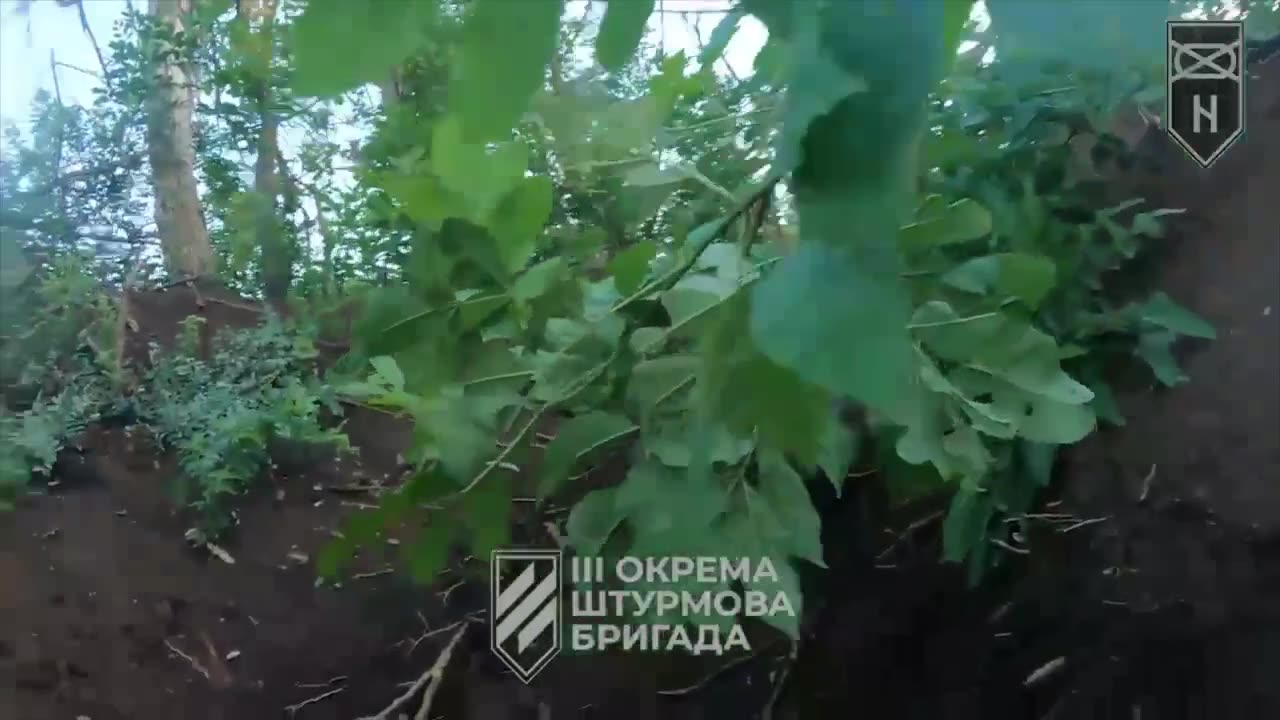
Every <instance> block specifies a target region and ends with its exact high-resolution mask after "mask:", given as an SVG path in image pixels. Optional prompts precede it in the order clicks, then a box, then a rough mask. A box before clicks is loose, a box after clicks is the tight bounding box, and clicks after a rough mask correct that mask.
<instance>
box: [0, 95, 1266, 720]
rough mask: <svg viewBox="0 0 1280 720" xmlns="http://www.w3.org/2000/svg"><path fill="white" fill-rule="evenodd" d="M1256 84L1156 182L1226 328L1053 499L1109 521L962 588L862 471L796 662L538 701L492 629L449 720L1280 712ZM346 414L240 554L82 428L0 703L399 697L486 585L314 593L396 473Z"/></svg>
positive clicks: (191, 707) (38, 553)
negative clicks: (1218, 150)
mask: <svg viewBox="0 0 1280 720" xmlns="http://www.w3.org/2000/svg"><path fill="white" fill-rule="evenodd" d="M1253 96H1254V97H1253V101H1252V103H1251V105H1252V110H1253V112H1252V113H1251V115H1250V117H1249V121H1248V122H1249V124H1248V129H1249V132H1248V135H1247V136H1246V138H1245V139H1244V140H1243V141H1242V142H1241V143H1240V144H1239V145H1237V146H1236V147H1235V148H1234V149H1233V150H1231V151H1230V152H1229V153H1228V155H1227V156H1226V157H1225V158H1224V159H1223V160H1222V161H1221V163H1219V164H1218V165H1217V166H1215V167H1214V168H1213V170H1212V171H1211V172H1206V173H1199V172H1192V170H1193V169H1194V164H1193V163H1192V162H1191V161H1190V160H1186V162H1185V163H1180V162H1179V161H1181V160H1185V158H1182V157H1181V156H1180V155H1177V154H1176V153H1177V152H1178V151H1177V150H1176V149H1172V148H1164V149H1163V150H1162V152H1165V153H1175V154H1173V155H1171V156H1166V157H1165V160H1166V161H1167V162H1166V163H1165V164H1164V170H1163V171H1162V173H1161V176H1160V177H1159V178H1156V179H1150V178H1148V179H1144V180H1143V182H1142V183H1141V190H1142V193H1141V194H1144V195H1146V196H1148V197H1149V198H1150V199H1151V200H1152V202H1154V203H1157V204H1159V205H1162V206H1170V207H1186V208H1188V210H1189V213H1188V216H1189V218H1190V220H1189V221H1188V222H1187V223H1185V224H1184V225H1183V227H1182V229H1181V231H1180V232H1179V233H1178V237H1176V238H1175V239H1174V240H1172V241H1171V244H1170V247H1169V248H1168V252H1167V257H1165V258H1164V259H1163V262H1162V265H1161V270H1160V272H1159V277H1158V278H1157V280H1156V282H1157V283H1158V285H1159V287H1161V288H1163V289H1165V290H1166V291H1167V292H1168V293H1169V294H1170V295H1171V296H1173V297H1174V298H1175V299H1177V300H1178V301H1180V302H1183V303H1185V304H1187V305H1188V306H1190V307H1191V308H1193V309H1194V310H1196V311H1198V312H1200V313H1201V314H1203V315H1204V316H1205V317H1207V318H1208V319H1209V320H1211V321H1212V322H1213V323H1214V324H1215V325H1216V326H1217V327H1218V328H1219V332H1220V337H1219V339H1218V340H1217V341H1216V342H1213V343H1211V344H1209V345H1207V346H1205V347H1201V348H1189V349H1188V352H1189V354H1188V356H1187V358H1186V361H1185V365H1186V368H1187V371H1188V374H1189V375H1190V376H1191V377H1192V378H1193V380H1192V382H1191V383H1189V384H1188V385H1186V386H1183V387H1179V388H1176V389H1174V390H1171V391H1163V392H1155V391H1152V390H1151V389H1149V388H1140V389H1135V390H1134V391H1133V392H1130V393H1126V394H1125V395H1123V396H1122V397H1121V405H1122V407H1123V409H1124V411H1125V413H1126V415H1127V417H1128V419H1129V422H1128V424H1127V426H1125V427H1124V428H1122V429H1119V430H1115V431H1108V432H1105V433H1103V434H1101V435H1099V436H1098V437H1096V438H1094V439H1092V440H1091V441H1089V442H1087V443H1085V444H1084V445H1083V446H1082V447H1081V448H1079V449H1078V450H1077V451H1075V452H1073V453H1072V455H1071V456H1070V457H1069V458H1068V459H1067V461H1066V462H1065V463H1064V465H1063V468H1062V472H1061V473H1060V476H1061V480H1060V486H1061V490H1060V495H1061V500H1060V503H1061V505H1060V508H1061V509H1062V510H1064V511H1069V512H1072V513H1074V514H1076V515H1077V516H1079V517H1082V518H1106V519H1105V520H1101V521H1099V522H1096V523H1093V524H1090V525H1088V526H1085V527H1081V528H1079V529H1077V530H1074V531H1072V532H1070V533H1057V534H1049V535H1047V536H1046V537H1045V538H1042V539H1038V540H1037V542H1036V545H1037V548H1036V551H1035V552H1034V553H1033V554H1032V555H1031V556H1030V560H1029V561H1028V562H1026V563H1023V564H1021V565H1019V564H1017V563H1014V564H1012V565H1011V566H1010V567H1007V568H1006V569H1005V570H1004V571H1003V572H1002V574H1001V576H999V577H997V578H995V579H994V580H993V581H992V582H991V583H989V584H988V585H987V586H986V587H984V588H983V589H982V590H980V591H969V590H967V589H966V588H965V585H964V583H963V579H962V578H961V577H960V576H959V574H958V572H957V571H956V570H955V569H953V568H948V567H943V566H940V565H938V563H937V562H936V558H937V556H938V552H937V534H938V524H937V523H936V522H933V523H930V522H924V523H919V522H918V521H919V520H920V519H921V518H926V517H929V516H930V514H931V513H933V512H934V511H935V510H936V509H937V508H934V507H928V506H923V505H921V506H914V507H907V508H902V509H899V510H897V511H895V512H894V513H893V514H891V515H889V516H884V515H882V514H881V513H880V512H879V511H878V510H877V509H876V503H875V502H874V492H872V489H871V487H870V486H869V485H868V486H865V487H864V488H863V489H862V490H863V491H855V492H850V493H847V494H846V497H845V498H844V499H843V500H840V501H836V500H834V499H833V498H830V497H824V496H822V494H821V489H820V487H819V486H818V485H817V484H815V488H814V489H815V493H818V495H817V496H816V499H817V500H818V503H819V505H820V507H822V508H823V512H824V515H825V516H826V517H825V518H824V527H825V528H826V530H825V532H826V535H827V537H826V538H825V545H826V547H827V548H828V562H829V565H830V566H831V569H830V570H829V571H828V572H826V573H824V574H823V575H821V576H819V577H815V578H814V580H813V581H814V583H815V584H816V586H817V587H818V588H820V591H819V592H816V593H813V594H812V596H813V597H818V598H820V600H819V601H818V606H817V607H816V608H815V610H814V611H813V612H812V613H811V616H810V617H808V618H806V622H805V628H806V630H805V634H804V635H805V641H804V644H803V646H802V650H801V652H800V655H799V658H798V660H797V661H795V662H794V663H793V664H790V663H788V662H787V661H786V659H785V657H783V656H782V655H781V654H780V653H779V652H776V651H769V652H762V653H761V654H760V656H759V657H757V658H755V659H751V660H749V661H747V662H742V663H740V664H737V665H735V666H734V667H732V668H730V669H728V670H725V671H724V672H722V673H720V674H718V675H716V676H714V677H713V678H712V679H711V680H708V681H706V682H702V679H703V678H705V677H707V676H708V674H709V673H710V672H711V671H712V670H714V669H715V667H716V666H717V664H721V663H723V662H724V660H716V659H714V658H712V659H710V660H706V659H702V660H694V659H690V658H659V657H654V656H646V655H627V656H622V655H616V656H597V655H592V656H577V657H575V656H572V655H567V654H566V655H562V656H561V657H560V658H558V659H557V660H556V661H555V662H554V663H553V664H552V665H551V666H550V667H549V668H548V669H547V670H546V671H545V672H544V673H543V674H542V675H540V676H539V677H538V678H537V679H536V680H535V681H534V683H533V684H532V685H531V686H529V687H526V686H524V685H523V684H522V683H520V682H519V681H518V680H516V679H514V678H513V677H511V676H510V675H508V674H506V673H505V672H504V671H503V670H502V668H501V666H500V664H499V663H498V662H497V661H496V659H495V658H494V657H493V656H492V655H491V654H490V652H489V651H488V636H487V629H486V628H485V627H484V626H483V625H481V624H479V623H475V624H474V627H472V628H471V630H470V631H468V633H467V634H466V635H465V636H464V639H463V642H462V644H461V646H460V647H459V648H458V650H457V651H456V652H455V653H454V655H453V661H452V662H451V664H450V665H449V667H448V668H447V670H446V673H445V676H444V682H443V685H442V690H441V693H440V695H439V696H438V697H437V699H436V702H435V705H434V706H433V712H432V713H431V717H433V718H447V719H449V720H499V719H504V720H505V719H512V720H516V719H521V720H523V719H524V718H529V719H530V720H534V719H536V720H544V719H545V718H552V719H555V720H559V719H561V718H563V719H565V720H569V719H575V718H584V719H590V718H610V719H611V720H632V719H635V720H651V719H653V718H659V717H661V718H671V719H672V720H680V719H685V718H687V719H689V720H693V719H694V718H716V719H719V718H724V719H725V720H741V719H745V718H753V717H760V713H761V712H762V709H764V708H766V707H772V708H773V715H772V717H773V718H778V719H779V720H781V719H783V718H786V719H788V720H791V719H795V720H808V719H810V718H815V719H816V718H845V717H854V716H865V717H873V718H880V717H886V718H887V717H893V718H917V717H918V718H947V719H962V720H964V719H969V718H974V719H976V718H984V719H987V720H993V719H994V720H999V719H1002V718H1008V719H1011V720H1012V719H1017V720H1023V719H1028V720H1030V719H1039V718H1053V719H1055V720H1063V719H1067V718H1071V719H1074V718H1080V719H1085V718H1125V719H1126V720H1153V719H1156V720H1165V719H1166V718H1169V719H1181V718H1213V719H1214V720H1218V719H1223V720H1231V719H1234V718H1241V719H1242V720H1246V719H1254V718H1259V719H1261V718H1274V717H1280V682H1277V679H1280V432H1277V431H1280V415H1278V413H1280V386H1278V385H1277V383H1278V381H1280V326H1278V318H1280V202H1277V200H1276V199H1277V198H1280V112H1278V111H1277V108H1280V72H1271V73H1270V77H1269V79H1267V80H1263V81H1259V82H1258V83H1256V84H1255V89H1254V90H1253ZM130 312H131V315H132V316H133V318H134V319H135V320H136V321H137V325H138V327H137V329H136V330H135V331H134V332H133V334H132V337H131V339H130V343H129V345H128V348H127V350H128V356H129V357H130V358H131V359H132V361H133V362H136V363H141V362H145V357H146V355H145V348H146V342H147V341H148V340H150V339H155V340H157V341H159V342H161V343H164V342H167V341H169V340H170V339H171V338H172V337H173V335H174V334H175V333H176V331H177V327H178V322H179V321H180V320H181V319H182V318H183V317H186V316H187V315H188V314H191V313H193V312H199V313H203V314H204V315H205V316H206V318H207V320H208V326H209V328H210V329H211V330H216V329H217V328H219V327H243V326H245V325H248V324H252V323H254V322H257V320H258V318H259V316H260V313H259V312H258V311H257V310H256V309H254V307H253V306H252V304H250V303H246V302H245V301H243V300H241V299H239V298H235V297H233V296H231V295H230V294H227V293H225V291H219V290H217V289H216V288H212V287H205V286H203V285H202V286H201V287H200V288H199V289H195V288H191V287H186V286H178V287H174V288H170V289H167V290H165V291H163V292H154V291H152V292H146V293H137V294H134V295H133V296H132V297H131V298H130ZM151 336H154V338H152V337H151ZM346 428H347V431H348V433H349V434H350V435H351V437H352V440H353V443H354V444H355V445H356V446H357V448H358V449H359V459H358V461H353V460H342V461H335V460H334V459H331V458H327V457H326V458H323V459H320V460H319V461H315V459H312V460H311V461H308V462H306V463H304V464H298V463H292V464H289V463H280V466H279V467H277V468H275V469H273V470H272V471H271V472H269V473H267V476H266V477H264V478H263V482H262V483H261V489H260V490H258V491H255V492H254V493H253V495H252V496H250V497H247V498H245V500H244V501H243V503H242V504H241V506H240V511H239V520H240V522H239V525H238V526H237V527H236V529H235V531H234V533H233V534H232V537H231V539H230V540H228V542H227V543H226V545H225V549H226V551H227V552H228V553H229V554H230V555H231V556H232V557H233V558H234V561H235V562H234V564H228V563H226V562H224V561H222V560H220V559H218V558H216V557H212V556H210V554H209V553H208V552H206V551H203V550H193V549H190V548H188V547H187V546H186V545H185V544H184V542H183V540H182V537H183V533H184V531H185V530H186V528H187V527H188V522H186V521H187V518H185V517H184V516H183V514H182V513H181V512H178V511H176V510H175V509H174V504H173V502H172V501H171V499H170V497H169V496H168V494H167V488H168V487H169V484H170V482H171V480H172V479H173V477H174V474H175V472H176V471H175V468H174V466H173V461H172V459H171V458H168V457H166V456H164V455H163V454H161V453H158V452H157V451H156V450H155V449H154V448H153V447H152V446H151V444H150V441H149V440H148V438H147V437H146V436H145V433H144V432H143V431H142V430H141V429H133V430H131V429H126V428H119V427H99V428H93V429H91V430H90V431H89V432H88V433H86V436H85V437H84V438H82V440H81V446H82V448H83V450H82V451H80V452H76V451H71V452H68V453H67V454H66V455H65V457H64V458H63V459H62V460H61V461H60V462H59V464H58V467H57V472H56V474H55V478H54V480H55V481H56V485H53V486H51V487H50V488H48V489H47V492H45V493H44V494H41V495H36V496H33V497H30V498H28V499H26V500H25V501H24V502H23V503H22V504H21V506H20V507H19V508H18V510H17V512H15V513H11V514H7V515H3V516H0V529H2V531H3V535H0V537H3V538H11V539H12V540H8V539H6V540H5V541H4V542H3V545H0V716H3V717H11V718H15V719H16V720H46V719H48V720H54V719H55V718H56V719H59V720H70V719H72V718H79V717H87V718H92V720H117V719H119V720H153V719H154V720H170V719H172V718H184V719H185V718H190V719H192V720H204V719H208V720H222V719H223V718H227V719H230V718H235V720H262V719H266V718H271V719H273V720H274V719H276V718H281V717H296V718H300V719H301V720H324V719H327V718H342V719H344V720H350V719H351V718H355V717H358V716H361V715H370V714H374V713H376V712H377V711H378V710H379V709H381V708H382V707H384V706H386V705H387V704H388V703H389V702H390V701H391V700H392V699H393V698H395V697H396V696H397V695H399V694H400V693H402V692H403V691H404V688H403V687H401V684H403V683H405V682H411V681H412V680H414V679H416V678H417V677H418V676H419V675H421V674H422V673H423V672H424V671H425V670H426V669H427V668H429V667H430V666H431V665H432V663H433V662H434V661H435V659H436V657H437V655H438V654H439V652H440V650H441V648H442V646H443V644H444V643H445V641H446V640H447V639H448V637H449V634H450V633H448V632H438V633H435V634H429V633H430V631H433V630H440V629H441V628H444V627H445V626H447V625H449V624H450V623H454V622H458V621H464V622H465V621H466V618H467V616H468V614H470V613H474V612H476V611H479V610H481V609H483V608H484V607H485V606H486V605H487V594H488V589H487V587H486V585H485V583H484V582H483V576H481V579H480V580H476V579H474V576H473V575H472V574H471V570H473V569H474V568H470V567H469V566H468V564H467V563H466V562H464V561H462V560H461V559H459V562H458V563H455V565H454V566H453V567H452V570H451V571H449V572H448V573H447V574H446V575H444V576H442V578H441V581H440V582H439V583H438V584H437V585H436V586H434V587H431V588H415V587H412V586H410V585H408V584H407V582H406V581H404V580H402V579H400V576H398V575H395V574H391V573H385V572H381V571H382V570H384V569H385V568H386V567H387V562H386V559H385V558H383V557H380V556H379V554H378V553H377V552H376V551H374V550H368V551H365V552H364V553H363V554H362V556H361V557H360V558H359V559H358V561H357V562H356V566H355V567H354V568H353V569H352V572H355V573H368V575H367V576H365V577H361V578H350V579H348V580H347V581H346V582H345V583H344V584H343V586H341V587H337V588H335V587H329V586H323V587H317V586H316V583H315V580H314V578H315V573H314V562H313V561H312V558H314V557H315V555H316V553H317V552H318V551H319V548H320V547H321V546H322V545H323V544H324V543H325V542H326V541H327V540H328V539H329V537H330V535H329V533H330V531H331V530H333V529H334V528H336V527H338V526H339V524H340V521H341V519H342V517H343V516H345V515H346V514H348V513H350V512H352V511H353V507H354V506H353V504H358V503H359V502H360V501H361V498H360V497H358V496H351V495H348V494H339V493H335V492H333V491H332V487H333V486H342V485H349V484H351V483H352V482H353V480H354V479H357V478H359V477H362V476H363V477H369V478H373V479H376V480H380V481H386V482H394V481H395V478H396V473H397V472H398V460H397V455H398V454H399V453H400V451H402V450H403V449H404V448H405V446H406V444H407V442H408V427H407V426H406V425H405V424H404V423H403V422H401V421H399V420H397V419H395V418H392V417H389V416H386V415H383V414H379V413H374V412H370V411H366V410H362V409H353V410H352V412H351V413H350V414H349V416H348V419H347V425H346ZM617 470H618V468H617V467H614V466H612V465H610V466H607V467H605V468H604V469H602V470H601V473H602V476H601V477H598V478H596V479H595V480H596V481H597V482H601V483H606V482H609V481H610V479H611V477H613V474H614V473H616V472H617ZM909 527H912V528H914V529H910V530H908V528H909ZM900 536H901V537H904V538H905V539H904V540H902V541H899V542H898V544H897V545H896V546H895V548H894V549H893V551H892V552H891V553H888V555H885V549H886V547H888V546H889V545H890V544H891V543H892V542H894V538H895V537H900ZM886 558H887V559H886ZM471 564H472V565H474V563H471ZM459 581H461V584H458V583H459ZM424 633H428V635H427V637H426V638H425V639H422V640H421V641H420V642H418V643H416V644H415V639H416V638H420V637H422V636H423V635H424ZM784 671H786V674H785V675H784V674H783V673H784ZM783 678H785V682H783V683H782V685H781V687H782V688H783V691H782V692H781V694H780V697H777V698H774V697H773V694H774V688H775V687H776V686H777V685H778V682H779V681H780V680H782V679H783ZM1029 679H1030V680H1029ZM690 686H697V687H696V688H695V689H692V690H690V691H688V692H682V693H675V694H672V693H666V694H664V693H662V692H660V691H663V690H667V691H670V690H673V689H679V688H687V687H690ZM321 696H324V697H321ZM310 698H320V699H316V700H315V701H314V702H310V703H306V701H307V700H308V699H310ZM302 703H306V704H302ZM291 705H292V706H296V708H295V710H293V711H291V710H289V709H288V708H289V706H291ZM405 712H406V714H408V715H409V716H412V710H411V709H406V710H405Z"/></svg>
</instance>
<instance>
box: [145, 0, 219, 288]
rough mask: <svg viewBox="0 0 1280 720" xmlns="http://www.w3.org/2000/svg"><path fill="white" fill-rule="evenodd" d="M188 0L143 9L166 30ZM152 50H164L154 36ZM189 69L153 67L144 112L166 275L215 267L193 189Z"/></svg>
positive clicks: (169, 64) (156, 1) (180, 25)
mask: <svg viewBox="0 0 1280 720" xmlns="http://www.w3.org/2000/svg"><path fill="white" fill-rule="evenodd" d="M192 2H193V0H150V2H149V6H148V7H149V10H150V12H151V14H152V15H153V16H154V17H155V18H157V20H158V21H159V22H160V23H161V24H163V25H166V26H168V27H169V28H170V29H171V30H172V31H174V32H178V31H181V30H183V29H185V24H184V23H185V16H186V14H187V13H189V12H190V10H191V3H192ZM158 44H159V45H160V46H161V47H158V48H155V49H156V50H158V51H161V50H167V49H168V45H169V44H168V43H166V42H164V41H160V42H159V43H158ZM190 77H191V73H190V69H189V68H187V67H186V66H185V65H184V63H182V62H180V61H178V60H176V59H175V58H172V57H165V58H164V59H163V60H161V61H160V62H158V64H157V66H156V68H155V81H156V87H155V92H154V93H152V95H151V97H150V107H149V108H148V110H149V112H148V113H147V151H148V156H149V157H150V160H151V175H152V182H153V184H154V186H155V218H156V229H157V231H158V232H159V234H160V246H161V250H162V251H163V252H164V259H165V266H166V268H167V269H168V271H169V274H170V275H171V276H179V277H193V276H196V275H206V274H209V273H212V272H213V271H214V270H215V265H216V262H215V260H214V254H213V246H212V245H211V244H210V242H209V230H208V228H207V227H206V226H205V223H204V216H203V215H202V214H201V210H200V196H199V194H198V192H197V189H196V174H195V164H196V158H195V134H194V131H193V129H192V123H193V117H192V116H193V110H194V107H195V88H194V87H192V83H191V80H190Z"/></svg>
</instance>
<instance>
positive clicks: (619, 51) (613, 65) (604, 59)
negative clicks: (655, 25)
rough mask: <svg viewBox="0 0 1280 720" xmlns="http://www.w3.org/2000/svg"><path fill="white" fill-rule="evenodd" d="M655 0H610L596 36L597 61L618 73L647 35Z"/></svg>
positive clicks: (606, 68) (610, 70)
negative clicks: (646, 28)
mask: <svg viewBox="0 0 1280 720" xmlns="http://www.w3.org/2000/svg"><path fill="white" fill-rule="evenodd" d="M655 2H656V0H609V4H608V5H606V6H605V11H604V19H603V20H601V21H600V31H599V34H598V35H596V61H597V62H599V63H600V65H601V66H603V67H604V69H605V70H608V71H609V72H618V71H619V70H621V69H622V68H623V67H624V66H625V65H626V64H627V61H628V60H630V59H631V56H632V55H633V54H635V51H636V46H637V45H639V44H640V40H641V39H642V38H643V37H644V31H645V27H646V26H647V25H648V21H649V16H650V15H651V14H652V13H653V6H654V3H655Z"/></svg>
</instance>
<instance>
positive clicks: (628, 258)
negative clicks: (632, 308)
mask: <svg viewBox="0 0 1280 720" xmlns="http://www.w3.org/2000/svg"><path fill="white" fill-rule="evenodd" d="M657 255H658V247H657V245H655V244H654V243H653V242H652V241H649V240H642V241H640V242H638V243H636V244H635V245H632V246H631V247H629V248H627V249H625V250H623V251H622V252H620V253H618V254H617V255H615V256H614V257H613V260H611V261H610V262H609V274H610V275H613V284H614V287H616V288H618V292H620V293H622V294H623V295H630V294H632V293H634V292H635V291H637V290H639V289H640V286H641V284H642V283H643V282H644V279H645V278H646V277H648V275H649V264H650V263H652V262H653V259H654V258H655V257H657Z"/></svg>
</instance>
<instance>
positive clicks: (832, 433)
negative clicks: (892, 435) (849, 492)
mask: <svg viewBox="0 0 1280 720" xmlns="http://www.w3.org/2000/svg"><path fill="white" fill-rule="evenodd" d="M861 449H862V436H861V434H860V432H859V431H858V430H854V429H851V428H847V427H845V425H844V423H842V422H840V420H839V418H838V417H835V416H833V417H832V418H831V419H830V421H828V422H827V428H826V431H825V432H823V434H822V444H821V447H820V448H819V449H818V467H820V468H822V472H823V474H825V475H826V476H827V480H828V481H829V482H830V483H831V486H832V487H833V488H835V491H836V497H840V496H841V495H842V494H843V493H844V481H845V479H846V478H847V477H848V476H849V471H850V470H851V469H853V464H854V463H855V462H857V460H858V453H859V452H860V451H861Z"/></svg>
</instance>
